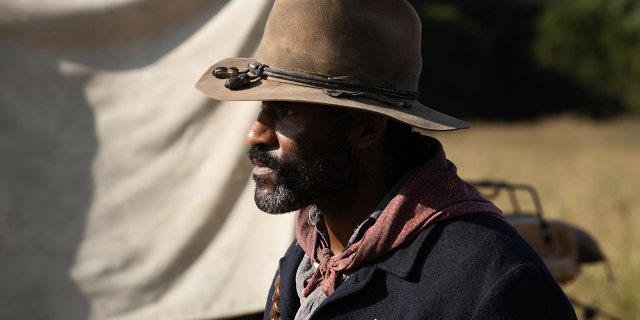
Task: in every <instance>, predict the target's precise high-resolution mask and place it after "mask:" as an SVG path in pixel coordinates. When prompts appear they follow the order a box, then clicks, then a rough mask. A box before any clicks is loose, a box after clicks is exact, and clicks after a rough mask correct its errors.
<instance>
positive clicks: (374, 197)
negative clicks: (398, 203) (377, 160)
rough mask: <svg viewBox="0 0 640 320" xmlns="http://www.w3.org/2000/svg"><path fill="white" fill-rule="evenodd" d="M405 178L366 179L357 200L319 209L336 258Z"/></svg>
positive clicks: (361, 185)
mask: <svg viewBox="0 0 640 320" xmlns="http://www.w3.org/2000/svg"><path fill="white" fill-rule="evenodd" d="M378 172H380V171H378ZM401 176H402V175H398V176H393V177H385V176H380V177H378V179H366V180H367V181H363V183H361V184H360V186H359V188H358V192H356V193H355V195H354V196H353V197H349V199H344V200H343V201H339V202H333V203H331V205H327V206H319V208H318V209H320V212H322V216H323V218H324V222H325V225H326V227H327V233H328V236H329V246H330V249H331V251H332V252H333V253H334V254H338V253H340V252H342V251H343V250H344V248H345V247H346V246H347V244H348V242H349V239H350V238H351V236H352V235H353V233H354V231H355V230H356V228H357V227H358V226H359V225H360V224H361V223H362V222H363V221H364V220H365V219H366V218H367V217H368V216H370V215H371V213H373V211H374V210H375V209H376V207H377V206H378V205H379V203H380V201H382V198H383V197H384V196H385V195H386V194H387V192H389V190H390V189H391V188H392V187H393V186H394V185H395V184H396V183H397V181H399V180H400V178H401Z"/></svg>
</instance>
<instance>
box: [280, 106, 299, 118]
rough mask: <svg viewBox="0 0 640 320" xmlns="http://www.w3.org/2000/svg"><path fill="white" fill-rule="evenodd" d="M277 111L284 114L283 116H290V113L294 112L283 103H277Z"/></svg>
mask: <svg viewBox="0 0 640 320" xmlns="http://www.w3.org/2000/svg"><path fill="white" fill-rule="evenodd" d="M278 113H280V115H282V116H285V117H288V116H291V115H293V114H295V112H294V111H293V109H291V108H289V107H288V106H283V105H279V106H278Z"/></svg>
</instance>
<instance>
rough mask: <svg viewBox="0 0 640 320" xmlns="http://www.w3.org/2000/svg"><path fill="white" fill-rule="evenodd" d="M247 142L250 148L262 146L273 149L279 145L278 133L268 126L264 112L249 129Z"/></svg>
mask: <svg viewBox="0 0 640 320" xmlns="http://www.w3.org/2000/svg"><path fill="white" fill-rule="evenodd" d="M246 140H247V144H248V145H249V146H250V147H253V146H257V145H260V144H263V145H267V146H270V147H273V146H276V145H277V144H278V137H277V136H276V132H275V130H274V129H273V128H272V126H271V125H269V124H268V122H267V121H266V119H264V115H263V112H262V111H261V112H260V113H259V114H258V119H256V121H255V122H254V123H253V125H252V126H251V128H249V131H248V132H247V136H246Z"/></svg>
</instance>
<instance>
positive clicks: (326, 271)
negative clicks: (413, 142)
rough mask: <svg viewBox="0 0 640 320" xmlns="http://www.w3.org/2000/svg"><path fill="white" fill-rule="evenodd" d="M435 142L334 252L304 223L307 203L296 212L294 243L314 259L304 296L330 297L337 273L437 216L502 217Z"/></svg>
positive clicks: (380, 251)
mask: <svg viewBox="0 0 640 320" xmlns="http://www.w3.org/2000/svg"><path fill="white" fill-rule="evenodd" d="M437 144H438V146H439V149H438V150H437V151H436V152H435V154H432V156H431V157H430V158H429V159H428V160H427V162H425V163H424V164H423V165H422V166H421V168H419V170H418V172H417V173H416V174H415V175H414V176H413V177H411V178H409V179H408V180H407V182H406V183H405V185H404V186H403V187H402V188H401V189H400V191H399V192H398V194H397V195H396V196H395V197H394V198H393V199H392V200H391V201H390V202H389V204H388V205H387V207H386V208H385V209H384V210H383V211H382V213H381V214H380V216H379V218H378V220H377V221H376V222H375V223H374V224H373V225H372V226H371V227H370V228H369V229H368V230H367V231H366V232H365V233H364V235H363V237H362V238H361V239H360V240H359V241H357V242H355V243H353V244H352V245H351V246H349V247H347V248H346V249H345V250H344V251H342V252H341V253H339V254H336V255H332V253H331V250H330V249H329V248H326V247H323V246H322V245H321V243H322V241H317V237H318V232H317V230H316V229H315V227H313V226H311V225H309V224H308V222H307V221H308V219H309V210H310V208H311V207H307V208H305V209H302V210H300V211H298V218H297V225H296V238H297V240H298V243H299V244H300V246H301V247H302V249H303V250H304V252H305V253H306V254H307V255H308V256H309V257H311V258H313V260H314V261H315V262H317V263H319V266H318V268H317V269H316V271H315V273H314V274H313V276H312V277H311V278H310V279H309V281H308V283H307V286H306V287H305V289H304V292H303V295H304V297H305V298H306V297H308V296H309V294H311V292H313V291H314V290H315V289H316V288H317V287H318V286H321V287H322V291H324V293H325V294H326V295H327V296H329V295H330V294H331V293H333V291H334V290H335V288H336V280H337V278H338V276H339V275H340V273H342V272H344V271H349V270H354V269H356V268H358V267H360V266H362V265H363V264H365V263H367V262H370V261H372V260H374V259H376V258H378V257H380V256H382V255H384V254H386V253H389V252H391V251H392V250H394V249H396V248H397V247H399V246H400V245H401V244H403V243H405V242H407V241H409V240H411V239H412V238H413V237H415V236H416V235H417V234H418V233H419V232H420V230H422V229H424V228H426V227H427V226H428V225H430V224H431V223H434V222H436V221H441V220H444V219H449V218H453V217H458V216H461V215H465V214H469V213H485V214H489V215H491V216H494V217H497V218H499V219H502V220H504V221H506V220H505V219H504V217H503V216H502V213H501V211H500V209H498V208H497V207H496V206H495V205H493V204H492V203H491V202H489V201H487V200H485V199H484V198H482V196H481V195H480V193H479V192H478V191H477V190H476V189H474V188H473V187H471V186H470V185H469V184H467V183H466V182H464V181H463V180H461V179H460V178H459V177H458V175H457V173H456V167H455V165H454V164H453V163H451V162H449V161H448V160H447V159H446V157H445V154H444V150H442V146H441V145H440V144H439V143H437Z"/></svg>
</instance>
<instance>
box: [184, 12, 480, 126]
mask: <svg viewBox="0 0 640 320" xmlns="http://www.w3.org/2000/svg"><path fill="white" fill-rule="evenodd" d="M420 39H421V23H420V20H419V18H418V15H417V14H416V12H415V10H414V9H413V7H412V6H411V5H410V4H409V3H407V2H406V1H405V0H348V1H346V0H276V1H275V3H274V5H273V8H272V9H271V13H270V14H269V18H268V21H267V24H266V26H265V31H264V35H263V37H262V42H261V44H260V48H259V50H258V53H257V55H256V57H255V58H229V59H225V60H222V61H220V62H218V63H216V64H214V65H213V66H211V67H210V68H209V69H208V70H207V71H206V72H205V73H204V75H202V77H201V78H200V80H199V81H198V83H197V84H196V87H197V88H198V89H199V90H201V91H202V92H204V93H205V94H206V95H208V96H209V97H211V98H214V99H216V100H225V101H297V102H309V103H318V104H326V105H331V106H339V107H347V108H354V109H360V110H366V111H371V112H375V113H379V114H383V115H386V116H388V117H390V118H393V119H396V120H398V121H400V122H403V123H406V124H409V125H411V126H414V127H417V128H421V129H427V130H452V129H461V128H468V127H469V126H470V125H469V123H468V122H465V121H462V120H459V119H456V118H453V117H451V116H448V115H446V114H443V113H440V112H438V111H435V110H433V109H430V108H428V107H426V106H424V105H422V104H421V103H420V102H418V101H417V100H416V99H417V97H418V92H417V90H418V79H419V76H420V71H421V69H422V58H421V52H420V49H421V48H420Z"/></svg>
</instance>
